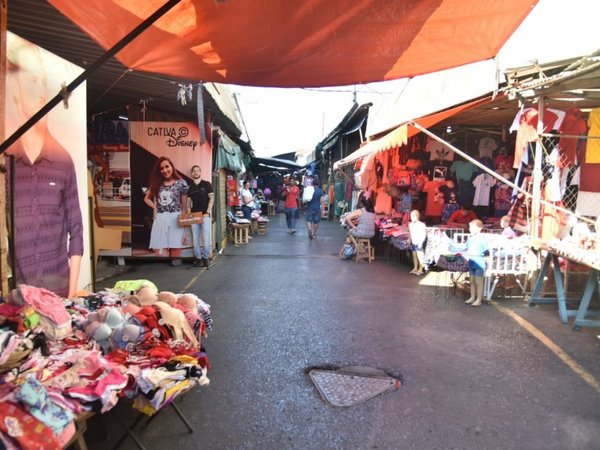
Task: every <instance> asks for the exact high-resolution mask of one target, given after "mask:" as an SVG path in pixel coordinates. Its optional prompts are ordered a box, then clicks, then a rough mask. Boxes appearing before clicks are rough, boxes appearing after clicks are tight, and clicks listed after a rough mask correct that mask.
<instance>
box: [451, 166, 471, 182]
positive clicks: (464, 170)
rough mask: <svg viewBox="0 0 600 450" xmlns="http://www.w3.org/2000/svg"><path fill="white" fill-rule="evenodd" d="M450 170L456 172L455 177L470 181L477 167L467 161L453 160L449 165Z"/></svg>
mask: <svg viewBox="0 0 600 450" xmlns="http://www.w3.org/2000/svg"><path fill="white" fill-rule="evenodd" d="M450 172H452V173H454V174H456V179H457V180H459V181H460V180H466V181H470V180H471V178H472V177H473V174H474V173H475V172H477V167H475V164H471V163H470V162H468V161H454V164H452V166H451V167H450Z"/></svg>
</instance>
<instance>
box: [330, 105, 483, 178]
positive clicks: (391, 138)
mask: <svg viewBox="0 0 600 450" xmlns="http://www.w3.org/2000/svg"><path fill="white" fill-rule="evenodd" d="M491 100H492V98H491V97H485V98H482V99H479V100H474V101H472V102H469V103H465V104H464V105H460V106H456V107H454V108H450V109H447V110H446V111H441V112H438V113H435V114H431V115H429V116H426V117H422V118H420V119H416V120H415V121H416V122H418V123H419V125H421V126H422V127H425V128H429V127H432V126H433V125H435V124H436V123H438V122H441V121H442V120H444V119H447V118H448V117H452V116H453V115H455V114H458V113H460V112H462V111H466V110H468V109H471V108H474V107H476V106H479V105H482V104H484V103H489V102H490V101H491ZM419 132H420V130H419V129H417V128H415V127H413V126H411V125H410V124H408V123H405V124H403V125H400V126H399V127H398V128H396V129H395V130H393V131H391V132H390V133H388V134H386V135H385V136H383V137H381V138H379V139H376V140H374V141H370V142H368V143H367V144H366V145H363V146H362V147H361V148H359V149H358V150H356V151H355V152H353V153H351V154H349V155H348V156H346V157H345V158H342V159H340V160H339V161H337V162H336V163H335V164H334V165H333V168H334V169H340V168H342V167H344V166H346V165H348V164H352V163H353V162H354V161H356V160H358V159H360V158H362V157H364V156H366V155H369V154H374V153H379V152H384V151H386V150H391V149H393V148H396V147H401V146H402V145H405V144H406V142H407V139H408V138H409V137H411V136H414V135H416V134H418V133H419Z"/></svg>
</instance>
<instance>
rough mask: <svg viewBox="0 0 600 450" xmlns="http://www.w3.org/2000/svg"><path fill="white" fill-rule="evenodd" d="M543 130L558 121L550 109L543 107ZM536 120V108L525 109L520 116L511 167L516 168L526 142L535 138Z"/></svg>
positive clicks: (551, 126)
mask: <svg viewBox="0 0 600 450" xmlns="http://www.w3.org/2000/svg"><path fill="white" fill-rule="evenodd" d="M543 117H544V119H543V120H544V132H547V131H550V130H552V129H554V127H555V126H556V123H557V121H558V115H557V114H555V113H554V112H552V111H551V110H550V109H547V108H546V109H544V115H543ZM537 122H538V110H537V109H536V108H531V109H528V110H525V111H524V112H523V115H522V116H521V118H520V122H519V130H518V131H517V139H516V142H515V160H514V162H513V169H518V168H519V166H520V164H521V159H522V158H523V153H524V152H525V148H526V146H527V143H528V142H533V141H535V140H536V139H537Z"/></svg>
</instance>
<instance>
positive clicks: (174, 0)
mask: <svg viewBox="0 0 600 450" xmlns="http://www.w3.org/2000/svg"><path fill="white" fill-rule="evenodd" d="M5 1H7V0H0V2H5ZM180 1H181V0H168V1H167V2H166V3H165V4H164V5H163V6H161V7H160V8H159V9H158V10H156V12H155V13H154V14H152V15H151V16H150V17H148V18H147V19H146V20H144V21H143V22H142V23H140V24H139V25H138V26H137V27H135V28H134V29H133V30H132V31H131V32H130V33H129V34H127V35H126V36H125V37H124V38H123V39H121V40H120V41H119V42H117V43H116V44H115V45H114V46H113V47H112V48H111V49H109V50H108V51H107V52H106V53H105V54H104V55H102V56H101V57H100V58H98V59H97V60H96V61H94V63H92V65H90V66H89V67H88V68H87V69H85V70H84V71H83V72H82V73H81V75H79V76H78V77H77V78H75V79H74V80H73V81H71V82H70V83H69V85H68V86H66V87H65V88H64V89H62V90H61V92H59V93H58V94H56V96H54V98H52V99H51V100H50V101H49V102H48V103H46V104H45V105H44V106H43V107H42V108H41V109H40V110H39V111H38V112H37V113H35V114H34V115H33V116H32V117H31V118H30V119H29V120H28V121H27V122H25V123H24V124H23V125H22V126H21V127H20V128H19V129H18V130H17V131H15V132H14V133H13V134H12V135H11V136H10V137H9V138H8V139H6V140H5V141H3V142H2V144H0V155H1V154H2V153H4V152H5V151H6V150H7V149H8V148H9V147H10V146H11V145H12V144H14V143H15V142H16V141H17V140H18V139H19V138H20V137H21V136H23V135H24V134H25V133H26V132H27V130H29V129H30V128H31V127H32V126H33V125H35V124H36V123H37V122H38V121H39V120H40V119H41V118H42V117H44V116H45V115H46V114H48V113H49V112H50V111H51V110H52V109H53V108H54V107H55V106H56V105H58V104H59V103H60V102H61V101H62V100H63V99H66V98H68V96H69V95H70V94H71V92H73V91H74V90H75V89H76V88H77V87H78V86H79V85H80V84H81V83H83V82H84V81H85V80H87V78H88V77H89V76H90V75H91V74H92V73H94V72H95V71H96V70H98V69H99V68H100V67H101V66H102V65H103V64H104V63H105V62H106V61H108V60H109V59H110V58H112V57H113V56H115V55H116V54H117V53H119V52H120V51H121V50H122V49H123V48H125V47H126V46H127V45H128V44H129V43H130V42H131V41H133V40H134V39H135V38H136V37H138V36H139V35H140V34H142V33H143V32H144V31H145V30H146V29H147V28H149V27H150V26H151V25H152V24H153V23H154V22H156V21H157V20H158V19H160V18H161V17H162V16H164V15H165V14H166V13H167V12H169V11H170V10H171V9H172V8H173V7H174V6H175V5H177V4H178V3H179V2H180ZM3 41H5V40H3ZM3 54H5V53H3Z"/></svg>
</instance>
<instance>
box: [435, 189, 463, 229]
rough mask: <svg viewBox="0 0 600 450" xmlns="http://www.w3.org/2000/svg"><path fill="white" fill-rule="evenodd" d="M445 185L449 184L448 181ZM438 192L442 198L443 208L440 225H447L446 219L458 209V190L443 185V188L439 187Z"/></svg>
mask: <svg viewBox="0 0 600 450" xmlns="http://www.w3.org/2000/svg"><path fill="white" fill-rule="evenodd" d="M447 183H451V181H448V182H447ZM439 191H440V192H441V193H442V195H443V196H444V207H443V209H442V223H447V222H448V219H449V218H450V216H451V215H452V214H454V212H455V211H458V210H459V209H460V205H459V203H458V190H457V189H456V186H454V185H453V186H448V185H447V184H445V185H444V186H440V188H439Z"/></svg>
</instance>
